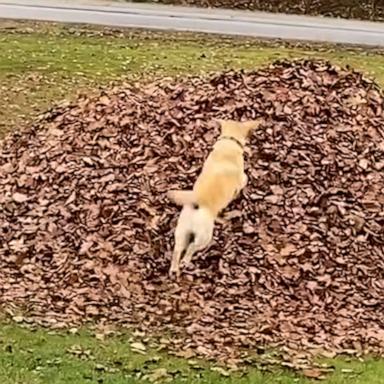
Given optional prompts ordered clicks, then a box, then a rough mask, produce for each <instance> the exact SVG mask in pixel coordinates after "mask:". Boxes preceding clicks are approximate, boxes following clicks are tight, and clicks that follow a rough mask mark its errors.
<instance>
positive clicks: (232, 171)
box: [193, 140, 244, 216]
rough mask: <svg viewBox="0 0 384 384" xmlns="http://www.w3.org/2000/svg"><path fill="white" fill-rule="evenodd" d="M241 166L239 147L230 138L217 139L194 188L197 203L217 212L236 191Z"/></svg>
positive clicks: (242, 163)
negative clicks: (228, 139)
mask: <svg viewBox="0 0 384 384" xmlns="http://www.w3.org/2000/svg"><path fill="white" fill-rule="evenodd" d="M234 146H235V149H234ZM243 169H244V160H243V151H242V150H241V148H238V149H237V148H236V143H233V142H230V141H224V140H223V141H219V142H217V143H216V144H215V147H214V149H213V150H212V152H211V153H210V155H209V156H208V158H207V160H206V162H205V164H204V167H203V169H202V172H201V174H200V176H199V177H198V178H197V180H196V183H195V185H194V188H193V191H194V193H195V196H196V202H197V204H198V205H199V206H202V207H205V208H207V209H208V210H209V211H210V212H211V213H212V215H213V216H217V215H218V213H219V212H220V211H221V210H222V209H224V208H225V207H226V206H227V205H228V204H229V203H230V202H231V201H232V199H233V198H234V196H235V195H236V193H237V191H238V189H239V186H240V185H241V182H242V179H241V178H242V174H243Z"/></svg>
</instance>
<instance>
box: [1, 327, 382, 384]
mask: <svg viewBox="0 0 384 384" xmlns="http://www.w3.org/2000/svg"><path fill="white" fill-rule="evenodd" d="M137 344H138V345H137ZM138 347H140V348H139V349H141V348H142V347H143V345H140V342H137V341H136V340H135V337H129V336H128V335H118V336H111V337H107V338H106V339H104V340H103V338H102V337H100V334H99V333H97V332H91V331H89V330H80V331H77V330H74V329H72V330H71V332H67V333H64V332H52V331H51V332H47V331H44V330H31V329H26V328H22V327H20V326H18V325H14V324H11V323H3V324H2V327H1V330H0V350H1V353H0V377H1V379H2V384H15V383H20V384H21V383H23V384H27V383H28V384H40V383H44V384H45V383H49V384H59V383H60V384H67V383H76V384H83V383H84V384H86V383H103V384H107V383H111V384H112V383H113V384H120V383H121V384H123V383H124V384H129V383H138V382H148V383H150V382H153V383H161V382H172V383H175V384H178V383H194V384H199V383H201V384H208V383H211V384H216V383H223V384H230V383H231V384H234V383H236V384H246V383H249V384H251V383H252V384H295V383H296V384H304V383H310V380H307V379H304V378H302V377H300V376H299V375H297V374H295V373H293V372H289V371H283V370H280V369H276V370H273V371H272V372H263V373H262V372H261V371H259V370H257V369H254V368H251V369H249V370H248V371H247V372H246V373H244V372H237V373H236V372H235V373H233V374H231V375H230V376H229V377H227V374H228V372H227V371H226V370H224V369H221V368H220V367H216V366H214V365H212V364H207V363H203V362H201V361H196V360H194V359H189V360H183V359H180V358H176V357H170V356H168V355H166V354H165V353H164V352H161V351H157V350H156V349H155V348H154V349H149V348H148V349H145V350H143V351H141V353H138V352H134V350H135V348H138ZM333 364H334V366H335V367H336V372H335V373H334V374H332V375H331V376H329V378H328V379H327V380H326V381H324V382H325V383H327V384H347V383H348V384H360V383H369V384H379V383H383V382H384V381H383V377H384V364H383V363H382V362H380V361H375V360H373V359H368V360H366V361H350V362H348V361H347V360H345V359H344V360H341V359H339V360H335V361H333Z"/></svg>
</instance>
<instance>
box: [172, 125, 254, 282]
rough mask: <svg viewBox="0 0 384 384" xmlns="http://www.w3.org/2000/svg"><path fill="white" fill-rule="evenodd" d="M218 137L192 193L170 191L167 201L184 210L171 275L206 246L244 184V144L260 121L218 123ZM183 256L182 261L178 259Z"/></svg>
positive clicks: (176, 272)
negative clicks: (219, 132) (223, 214)
mask: <svg viewBox="0 0 384 384" xmlns="http://www.w3.org/2000/svg"><path fill="white" fill-rule="evenodd" d="M218 123H219V124H220V127H221V135H220V137H219V138H218V140H217V142H216V143H215V145H214V146H213V150H212V152H211V153H210V154H209V156H208V158H207V160H206V161H205V163H204V166H203V169H202V171H201V174H200V175H199V177H198V178H197V180H196V183H195V185H194V186H193V190H192V191H178V190H172V191H169V192H168V198H169V199H170V200H172V201H173V202H174V203H176V204H177V205H182V206H183V209H182V211H181V213H180V217H179V219H178V222H177V226H176V231H175V247H174V251H173V256H172V263H171V268H170V271H169V272H170V274H176V275H177V276H179V274H180V262H181V261H182V262H183V264H184V265H188V264H189V263H190V262H191V260H192V256H193V254H194V253H195V252H197V251H199V250H202V249H203V248H205V247H207V246H208V244H209V243H210V242H211V240H212V237H213V227H214V223H215V219H216V217H217V216H218V215H219V213H220V211H222V210H223V209H224V208H226V207H227V206H228V205H229V203H230V202H231V201H232V200H233V199H234V198H235V197H236V196H237V195H238V194H239V193H240V191H241V190H242V189H243V188H244V187H245V185H246V184H247V180H248V178H247V176H246V174H245V173H244V145H245V141H246V138H247V136H248V134H249V132H250V131H251V130H252V129H256V128H257V127H258V126H259V125H260V123H261V120H255V121H246V122H237V121H233V120H220V121H219V122H218ZM182 257H183V260H181V259H182Z"/></svg>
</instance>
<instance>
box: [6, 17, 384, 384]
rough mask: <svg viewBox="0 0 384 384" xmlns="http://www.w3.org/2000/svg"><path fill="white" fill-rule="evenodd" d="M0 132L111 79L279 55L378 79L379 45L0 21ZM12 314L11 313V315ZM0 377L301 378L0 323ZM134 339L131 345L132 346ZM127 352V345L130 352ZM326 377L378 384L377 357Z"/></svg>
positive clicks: (117, 339) (380, 366) (343, 362)
mask: <svg viewBox="0 0 384 384" xmlns="http://www.w3.org/2000/svg"><path fill="white" fill-rule="evenodd" d="M0 50H1V56H0V103H1V105H2V108H1V109H0V135H3V134H5V133H6V132H7V131H9V130H11V129H15V128H17V127H21V126H22V125H24V124H27V123H28V121H30V120H32V119H33V117H34V116H36V115H37V114H38V113H40V112H42V111H44V110H45V109H46V108H48V107H49V106H51V105H52V104H53V103H55V102H57V101H59V100H61V99H63V98H74V97H76V94H77V93H80V92H94V90H95V89H96V88H98V87H100V86H107V85H108V84H109V83H110V82H115V83H122V82H124V81H137V80H141V81H148V80H150V79H152V78H154V77H159V76H182V75H186V74H188V75H189V74H200V73H205V72H210V71H216V70H222V69H229V68H245V69H253V68H258V67H260V66H262V65H264V64H267V63H269V62H271V61H273V60H275V59H279V58H286V57H288V58H294V57H320V58H326V59H329V60H331V61H333V62H335V63H338V64H342V65H345V64H349V65H351V66H353V67H354V68H356V69H359V70H362V71H364V72H365V73H367V74H369V75H372V76H374V77H376V79H377V81H378V82H379V83H380V84H384V69H383V68H384V56H383V55H382V54H380V53H379V52H374V51H369V52H365V51H363V50H360V49H348V48H346V47H344V48H343V47H341V48H337V49H336V48H335V47H330V46H316V47H312V48H311V47H308V46H297V45H296V46H294V45H289V44H283V43H281V42H274V43H266V42H258V41H255V40H249V41H246V40H236V39H221V40H219V39H217V38H209V37H204V36H194V35H185V34H177V35H166V34H164V33H149V32H148V33H143V32H142V33H139V32H121V31H116V30H107V29H96V28H95V29H88V28H85V27H82V28H75V27H73V26H71V27H63V26H54V25H49V24H31V23H14V22H4V21H3V22H0ZM18 320H20V319H18ZM0 328H1V329H0V351H1V353H0V378H1V379H2V380H1V382H2V383H4V384H8V383H9V384H10V383H23V384H25V383H28V384H30V383H31V384H32V383H33V384H34V383H50V384H54V383H79V384H81V383H117V384H119V383H136V382H167V381H168V382H169V381H172V382H173V383H176V384H177V383H239V384H241V383H253V384H258V383H263V384H264V383H266V384H267V383H271V384H272V383H283V384H284V383H287V384H288V383H299V384H300V383H308V382H310V381H309V380H307V379H304V378H303V377H301V376H299V375H297V374H295V373H293V372H289V371H283V370H279V369H276V370H273V371H272V372H262V371H260V370H257V369H256V368H250V369H249V370H248V371H247V373H246V374H241V373H239V372H238V373H233V374H231V375H230V376H229V377H227V376H226V375H227V374H228V372H227V371H226V370H221V369H217V367H215V366H214V365H213V364H212V363H210V364H208V363H203V362H199V361H195V360H183V359H179V358H176V357H170V356H168V355H166V354H165V353H164V352H162V351H157V350H156V347H153V348H149V347H145V346H144V345H142V344H140V343H141V341H140V342H139V341H137V340H136V338H137V336H134V335H131V336H130V335H127V334H126V335H117V336H111V337H106V338H105V339H104V337H102V335H100V334H95V332H93V331H91V330H90V329H88V330H86V329H85V330H81V331H77V330H72V332H69V333H64V332H48V331H46V330H41V329H39V330H33V329H31V328H22V327H21V326H20V325H18V324H15V322H7V321H3V322H2V323H1V326H0ZM135 347H136V348H135ZM135 350H136V352H135ZM328 363H331V364H333V365H334V366H335V367H336V371H335V373H333V374H331V375H329V377H327V379H326V381H324V382H325V383H328V384H342V383H350V384H362V383H369V384H376V383H384V363H383V361H381V360H374V359H373V358H370V359H366V360H364V361H363V360H361V361H360V360H356V359H354V360H350V359H346V358H343V359H335V360H333V361H331V362H328Z"/></svg>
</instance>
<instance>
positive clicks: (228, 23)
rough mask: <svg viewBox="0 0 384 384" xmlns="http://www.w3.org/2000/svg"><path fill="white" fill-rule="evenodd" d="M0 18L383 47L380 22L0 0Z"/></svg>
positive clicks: (88, 1)
mask: <svg viewBox="0 0 384 384" xmlns="http://www.w3.org/2000/svg"><path fill="white" fill-rule="evenodd" d="M0 18H9V19H30V20H47V21H57V22H66V23H87V24H100V25H108V26H115V27H134V28H149V29H161V30H174V31H192V32H207V33H215V34H225V35H241V36H251V37H263V38H283V39H292V40H310V41H321V42H332V43H347V44H359V45H371V46H383V47H384V23H373V22H360V21H352V20H338V19H329V18H317V17H305V16H290V15H280V14H269V13H263V12H243V11H230V10H217V9H215V10H212V9H198V8H185V7H172V6H161V5H151V4H134V3H124V2H110V1H98V0H77V1H74V0H69V1H68V0H67V1H66V0H61V1H55V0H51V1H47V0H34V1H32V0H8V1H4V0H0Z"/></svg>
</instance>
